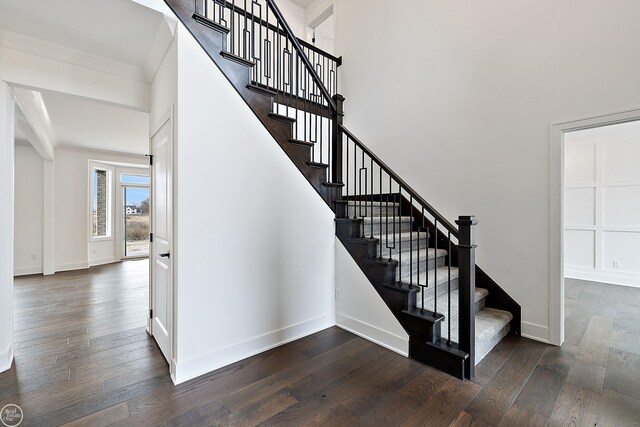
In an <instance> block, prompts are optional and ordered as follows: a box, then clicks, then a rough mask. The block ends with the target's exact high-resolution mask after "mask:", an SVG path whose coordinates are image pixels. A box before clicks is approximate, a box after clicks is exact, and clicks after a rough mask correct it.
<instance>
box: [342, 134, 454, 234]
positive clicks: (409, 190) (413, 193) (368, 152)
mask: <svg viewBox="0 0 640 427" xmlns="http://www.w3.org/2000/svg"><path fill="white" fill-rule="evenodd" d="M339 128H340V130H341V131H342V132H343V133H345V134H346V135H347V136H348V137H349V139H350V140H352V141H353V142H354V143H355V144H356V145H357V146H358V147H360V149H361V150H362V151H364V153H365V154H366V155H367V156H369V157H370V158H371V159H373V161H375V162H376V163H377V164H378V166H380V168H381V169H383V170H384V171H385V172H386V173H387V174H388V175H389V176H390V177H391V178H393V179H394V180H395V181H396V182H397V183H398V184H400V186H401V187H402V188H403V189H404V190H406V192H407V193H409V194H410V195H411V196H412V197H413V199H414V200H415V201H416V202H418V203H419V204H420V205H422V206H423V207H424V208H425V209H426V210H427V212H429V213H430V214H431V215H433V217H434V218H436V219H437V220H438V222H439V223H440V224H442V225H443V226H444V228H446V229H447V231H449V232H450V233H451V234H452V235H453V236H454V237H456V238H458V237H459V236H458V228H457V227H456V226H455V225H453V224H451V223H450V222H449V221H448V220H447V219H446V218H445V217H444V216H443V215H442V214H441V213H440V212H438V211H437V210H436V209H435V208H434V207H433V206H431V205H430V204H429V203H427V202H426V201H425V200H424V199H423V198H422V197H420V194H418V192H417V191H415V190H414V189H413V188H411V187H410V186H409V184H407V183H406V182H404V181H403V180H402V178H400V177H399V176H398V175H397V174H396V173H395V172H393V170H392V169H391V168H390V167H389V166H387V165H386V164H385V163H384V162H383V161H382V160H380V158H379V157H378V156H376V155H375V154H373V152H372V151H371V150H370V149H369V148H368V147H367V146H366V145H364V144H363V143H362V142H361V141H360V140H359V139H358V138H356V137H355V136H354V135H353V133H351V132H350V131H349V129H347V128H346V127H344V126H343V125H339Z"/></svg>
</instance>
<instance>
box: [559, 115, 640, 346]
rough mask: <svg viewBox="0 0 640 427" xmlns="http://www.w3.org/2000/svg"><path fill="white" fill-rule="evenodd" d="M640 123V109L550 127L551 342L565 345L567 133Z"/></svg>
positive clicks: (562, 122) (584, 118)
mask: <svg viewBox="0 0 640 427" xmlns="http://www.w3.org/2000/svg"><path fill="white" fill-rule="evenodd" d="M637 120H640V107H637V108H630V109H628V110H622V111H617V112H613V113H607V114H602V115H598V116H589V117H583V118H579V119H573V120H564V121H561V122H556V123H552V124H551V125H550V126H549V342H550V343H551V344H555V345H562V343H563V342H564V134H565V133H568V132H573V131H578V130H584V129H591V128H596V127H602V126H607V125H614V124H620V123H627V122H632V121H637Z"/></svg>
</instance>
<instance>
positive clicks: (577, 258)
mask: <svg viewBox="0 0 640 427" xmlns="http://www.w3.org/2000/svg"><path fill="white" fill-rule="evenodd" d="M564 239H565V240H564V260H565V265H566V266H567V267H580V268H595V232H594V231H591V230H566V231H565V233H564Z"/></svg>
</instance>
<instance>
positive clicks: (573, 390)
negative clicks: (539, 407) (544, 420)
mask: <svg viewBox="0 0 640 427" xmlns="http://www.w3.org/2000/svg"><path fill="white" fill-rule="evenodd" d="M599 409H600V394H599V393H595V392H592V391H589V390H585V389H583V388H581V387H577V386H575V385H573V384H569V383H565V384H564V386H563V387H562V391H561V392H560V395H559V396H558V399H557V400H556V404H555V407H554V409H553V413H552V414H551V418H550V422H549V425H550V426H553V427H564V426H574V427H593V426H595V425H597V424H596V423H597V419H598V411H599ZM605 425H606V424H605Z"/></svg>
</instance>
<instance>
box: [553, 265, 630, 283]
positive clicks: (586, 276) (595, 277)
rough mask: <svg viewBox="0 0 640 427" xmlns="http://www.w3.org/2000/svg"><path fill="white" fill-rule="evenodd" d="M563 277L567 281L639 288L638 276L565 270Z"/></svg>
mask: <svg viewBox="0 0 640 427" xmlns="http://www.w3.org/2000/svg"><path fill="white" fill-rule="evenodd" d="M564 277H565V278H568V279H578V280H586V281H588V282H598V283H607V284H610V285H617V286H628V287H630V288H640V275H636V276H635V277H633V276H628V275H625V274H616V273H614V272H611V273H609V274H604V273H597V272H593V271H581V270H579V269H570V268H567V269H566V270H565V272H564Z"/></svg>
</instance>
